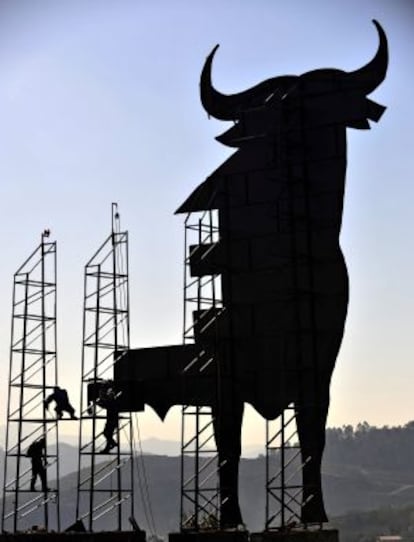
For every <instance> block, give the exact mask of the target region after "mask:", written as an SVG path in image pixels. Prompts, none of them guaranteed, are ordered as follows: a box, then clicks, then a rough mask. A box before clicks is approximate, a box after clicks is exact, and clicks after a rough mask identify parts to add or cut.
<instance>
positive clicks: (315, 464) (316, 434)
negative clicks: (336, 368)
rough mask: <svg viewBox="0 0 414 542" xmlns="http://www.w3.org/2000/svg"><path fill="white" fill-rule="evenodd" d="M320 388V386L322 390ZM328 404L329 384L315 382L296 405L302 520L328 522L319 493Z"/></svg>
mask: <svg viewBox="0 0 414 542" xmlns="http://www.w3.org/2000/svg"><path fill="white" fill-rule="evenodd" d="M322 388H323V389H322ZM328 407H329V383H327V384H326V386H325V385H322V383H320V384H319V386H318V387H317V389H316V390H312V393H305V396H304V397H302V398H301V400H300V401H299V402H298V404H297V405H296V422H297V428H298V434H299V441H300V447H301V454H302V462H303V463H304V467H303V503H302V521H303V523H323V522H325V521H328V518H327V515H326V512H325V506H324V502H323V495H322V480H321V463H322V454H323V450H324V448H325V424H326V417H327V414H328Z"/></svg>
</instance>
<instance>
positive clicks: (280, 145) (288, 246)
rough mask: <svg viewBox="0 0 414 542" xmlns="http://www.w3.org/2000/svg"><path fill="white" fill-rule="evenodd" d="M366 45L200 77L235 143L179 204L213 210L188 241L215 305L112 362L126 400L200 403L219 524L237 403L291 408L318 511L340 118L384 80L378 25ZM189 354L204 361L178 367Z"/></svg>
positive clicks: (368, 106) (318, 517)
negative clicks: (288, 67)
mask: <svg viewBox="0 0 414 542" xmlns="http://www.w3.org/2000/svg"><path fill="white" fill-rule="evenodd" d="M374 24H375V27H376V30H377V32H378V37H379V46H378V50H377V52H376V54H375V56H374V57H373V58H372V60H371V61H370V62H368V63H367V64H366V65H364V66H363V67H362V68H360V69H357V70H356V71H352V72H345V71H341V70H337V69H320V70H314V71H310V72H307V73H304V74H302V75H299V76H293V75H287V76H279V77H274V78H272V79H268V80H266V81H264V82H262V83H260V84H258V85H256V86H255V87H253V88H251V89H249V90H246V91H244V92H241V93H239V94H234V95H224V94H222V93H220V92H219V91H218V90H216V89H215V88H214V86H213V84H212V80H211V68H212V62H213V58H214V55H215V53H216V50H217V47H215V48H214V49H213V51H212V53H211V54H210V55H209V56H208V58H207V60H206V62H205V65H204V68H203V70H202V74H201V82H200V91H201V102H202V104H203V106H204V108H205V110H206V111H207V113H208V114H209V115H211V116H212V117H215V118H216V119H220V120H223V121H233V125H232V126H231V128H230V129H229V130H227V131H226V132H225V133H224V134H222V135H221V136H219V137H218V138H217V139H218V141H220V142H221V143H223V144H225V145H228V146H230V147H234V148H236V149H237V150H236V152H235V153H234V154H233V155H231V156H230V157H229V158H228V159H227V160H226V161H225V162H224V163H223V164H222V165H221V166H220V167H219V168H218V169H217V170H216V171H214V172H213V173H212V174H211V175H210V176H209V177H208V178H207V179H206V180H205V181H204V182H203V183H202V184H201V185H199V186H198V187H197V188H196V189H195V190H194V192H193V193H192V194H191V195H190V196H189V197H188V198H187V200H186V201H185V202H184V203H183V204H182V205H181V206H180V207H179V209H178V211H177V212H178V213H191V212H196V211H205V210H210V209H211V210H216V212H217V213H218V229H219V236H220V239H219V241H218V242H217V243H216V244H215V245H214V246H213V247H208V250H204V249H206V248H207V247H203V246H201V245H200V246H199V247H197V248H198V249H199V250H198V251H197V250H196V251H194V254H196V253H197V252H198V253H199V254H203V257H202V258H201V259H199V260H197V259H196V258H195V257H194V258H192V260H193V261H192V267H191V269H192V273H193V276H208V275H212V274H213V273H214V274H216V273H219V274H220V275H221V289H222V297H223V310H221V311H220V312H218V313H217V315H216V317H215V318H214V326H213V329H214V332H212V327H211V326H199V327H198V329H197V330H196V333H195V341H194V344H184V345H171V346H164V347H157V348H145V349H137V350H130V351H128V352H127V354H126V355H125V356H123V357H122V359H121V360H120V361H118V362H117V364H116V366H115V382H116V384H117V385H118V386H119V387H120V388H123V389H124V392H125V394H124V400H123V402H124V403H125V404H124V407H123V408H125V410H141V409H142V408H143V405H144V404H148V405H150V406H152V407H153V408H154V409H155V411H156V412H157V413H158V414H159V415H160V416H161V417H164V416H165V415H166V413H167V411H168V409H169V408H170V407H172V406H173V405H178V404H184V405H185V404H194V405H210V406H211V408H212V412H213V418H214V431H215V439H216V444H217V449H218V454H219V464H220V465H221V467H220V471H219V484H220V499H221V500H220V502H221V507H220V525H221V527H222V528H227V527H235V526H237V525H239V524H241V523H242V517H241V514H240V508H239V500H238V466H239V460H240V453H241V436H240V435H241V426H242V417H243V408H244V403H250V404H251V405H253V406H254V408H255V409H256V410H257V411H258V412H259V413H260V414H261V415H262V416H264V418H266V419H268V420H270V419H274V418H276V417H278V416H279V415H280V414H281V412H282V411H283V410H284V409H285V408H286V407H287V406H288V405H292V404H293V405H294V409H295V414H296V423H297V429H298V436H299V442H300V447H301V455H302V460H303V464H304V466H303V504H302V510H301V518H302V521H303V522H304V523H322V522H325V521H327V516H326V512H325V507H324V502H323V496H322V489H321V460H322V454H323V450H324V445H325V423H326V417H327V413H328V407H329V386H330V381H331V376H332V372H333V369H334V366H335V361H336V357H337V354H338V351H339V348H340V345H341V340H342V336H343V330H344V324H345V318H346V312H347V305H348V276H347V269H346V265H345V261H344V257H343V254H342V251H341V248H340V244H339V235H340V231H341V220H342V209H343V198H344V183H345V172H346V128H347V127H350V128H358V129H368V128H370V124H369V121H375V122H377V121H378V120H379V119H380V117H381V115H382V113H383V112H384V110H385V107H383V106H381V105H379V104H377V103H375V102H374V101H372V100H370V99H369V98H368V97H367V96H368V95H369V94H370V93H371V92H373V91H374V90H375V89H376V88H377V87H378V85H380V84H381V82H382V81H383V80H384V78H385V75H386V71H387V64H388V50H387V39H386V36H385V33H384V31H383V29H382V28H381V26H380V25H379V23H378V22H376V21H374ZM200 352H203V353H206V355H207V356H214V358H215V360H216V362H217V363H216V366H217V365H218V366H219V367H220V385H219V386H216V376H217V375H216V373H214V370H213V369H211V371H208V370H207V371H205V372H203V373H202V374H201V373H200V374H198V375H195V374H189V372H185V371H183V368H184V367H185V366H186V365H188V363H190V361H191V360H192V359H193V358H194V357H195V356H197V355H200Z"/></svg>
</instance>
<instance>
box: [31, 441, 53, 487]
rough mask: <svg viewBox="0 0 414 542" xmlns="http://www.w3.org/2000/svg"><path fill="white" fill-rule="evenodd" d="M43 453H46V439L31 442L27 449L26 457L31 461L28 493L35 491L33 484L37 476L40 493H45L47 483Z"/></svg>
mask: <svg viewBox="0 0 414 542" xmlns="http://www.w3.org/2000/svg"><path fill="white" fill-rule="evenodd" d="M45 453H46V439H45V437H40V438H39V439H37V440H35V441H33V442H32V444H31V445H30V446H29V448H28V449H27V452H26V455H27V457H30V458H31V460H32V480H31V482H30V491H36V489H35V484H36V480H37V477H38V476H39V478H40V481H41V483H42V491H47V490H48V488H47V482H46V464H45V463H46V462H45Z"/></svg>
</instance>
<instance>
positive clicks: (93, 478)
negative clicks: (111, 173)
mask: <svg viewBox="0 0 414 542" xmlns="http://www.w3.org/2000/svg"><path fill="white" fill-rule="evenodd" d="M128 349H129V284H128V232H127V231H120V218H119V213H118V208H117V204H116V203H113V204H112V229H111V233H110V235H109V236H108V238H107V239H106V240H105V241H104V243H103V244H102V245H101V246H100V248H99V249H98V250H97V251H96V253H95V254H94V255H93V256H92V258H91V259H90V260H89V262H88V263H87V264H86V266H85V275H84V308H83V346H82V377H81V378H82V382H81V418H80V419H81V423H80V431H79V458H78V465H79V468H78V480H77V501H76V519H77V520H82V521H84V523H86V525H87V529H88V530H89V531H93V530H95V528H96V527H98V528H99V529H100V530H102V528H105V529H106V530H118V531H120V530H125V528H124V526H125V525H126V523H127V521H128V518H129V517H132V516H133V510H134V491H133V432H132V418H131V415H130V414H122V415H119V417H118V424H117V428H116V430H115V432H114V438H115V440H116V442H117V446H116V447H114V448H113V449H112V450H111V451H109V452H108V453H107V451H106V450H105V435H104V431H105V423H106V420H107V411H106V410H105V409H104V408H102V407H100V406H99V405H97V404H95V403H94V404H88V397H87V387H88V385H89V384H99V383H102V382H103V381H108V380H109V381H110V380H112V379H113V366H114V363H115V362H116V361H118V360H119V359H120V357H122V356H123V353H124V352H125V351H127V350H128Z"/></svg>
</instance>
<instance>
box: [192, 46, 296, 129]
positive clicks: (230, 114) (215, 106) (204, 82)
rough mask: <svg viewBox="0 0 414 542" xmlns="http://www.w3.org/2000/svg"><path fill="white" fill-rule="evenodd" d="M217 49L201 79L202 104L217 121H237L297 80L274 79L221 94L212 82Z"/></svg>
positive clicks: (287, 77)
mask: <svg viewBox="0 0 414 542" xmlns="http://www.w3.org/2000/svg"><path fill="white" fill-rule="evenodd" d="M217 49H218V45H216V46H215V47H214V49H213V50H212V51H211V53H210V54H209V55H208V57H207V59H206V62H205V64H204V67H203V71H202V72H201V78H200V97H201V103H202V104H203V107H204V109H205V110H206V111H207V113H208V114H209V115H211V116H212V117H214V118H216V119H219V120H237V119H238V118H239V117H240V114H241V113H242V111H244V110H245V109H246V108H248V107H255V106H258V105H261V104H263V101H264V100H266V99H267V98H268V97H269V96H271V95H272V94H273V93H274V92H275V91H276V90H277V89H281V90H283V91H284V92H285V91H286V89H287V88H288V87H289V86H291V85H292V83H293V82H294V81H296V79H297V78H296V76H293V75H286V76H283V77H274V78H272V79H267V80H266V81H263V82H262V83H259V84H258V85H256V86H254V87H252V88H249V89H247V90H245V91H243V92H239V93H238V94H230V95H226V94H221V92H218V91H217V90H216V89H215V88H214V87H213V85H212V82H211V65H212V63H213V57H214V54H215V52H216V51H217Z"/></svg>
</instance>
